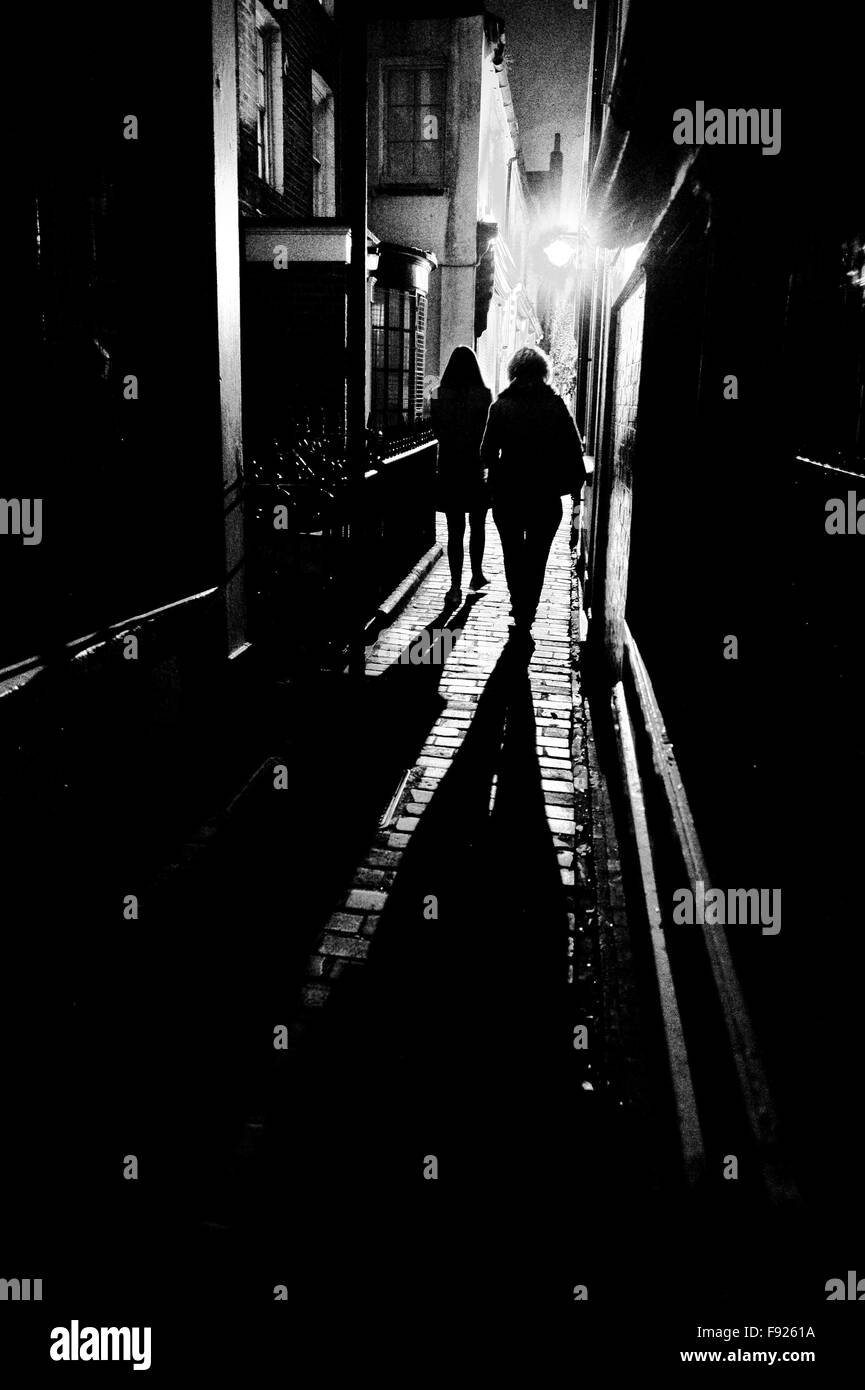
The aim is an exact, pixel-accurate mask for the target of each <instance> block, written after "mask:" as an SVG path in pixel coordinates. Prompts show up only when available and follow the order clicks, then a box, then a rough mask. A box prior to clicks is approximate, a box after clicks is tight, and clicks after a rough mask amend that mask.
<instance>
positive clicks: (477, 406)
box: [431, 347, 492, 604]
mask: <svg viewBox="0 0 865 1390" xmlns="http://www.w3.org/2000/svg"><path fill="white" fill-rule="evenodd" d="M491 400H492V396H491V394H490V390H489V387H488V386H486V385H485V384H484V379H483V377H482V375H481V369H480V366H479V365H478V359H477V358H476V357H475V354H474V353H473V352H472V350H471V348H470V347H456V348H454V350H453V352H452V353H451V356H450V361H449V362H448V364H447V366H446V368H445V371H444V376H443V377H442V379H441V384H440V386H439V389H438V396H437V398H436V399H434V400H433V401H432V405H431V417H432V426H433V429H434V430H435V432H436V435H437V437H438V441H439V462H438V499H437V509H438V510H439V511H441V512H444V514H445V516H446V517H447V523H448V564H449V565H450V572H451V587H450V592H449V593H448V595H447V598H446V602H447V603H450V604H457V603H460V602H461V601H462V576H463V558H464V549H463V539H464V536H465V529H466V516H468V518H469V527H470V532H469V558H470V560H471V569H472V578H471V587H472V589H474V590H478V589H482V588H483V587H484V586H485V585H486V584H488V583H489V580H488V579H487V578H486V577H485V575H484V572H483V560H484V542H485V539H486V536H485V532H486V522H487V507H488V503H487V498H486V487H485V483H484V470H483V465H482V464H481V457H480V450H481V440H482V439H483V435H484V428H485V426H486V422H487V414H488V412H489V408H490V402H491Z"/></svg>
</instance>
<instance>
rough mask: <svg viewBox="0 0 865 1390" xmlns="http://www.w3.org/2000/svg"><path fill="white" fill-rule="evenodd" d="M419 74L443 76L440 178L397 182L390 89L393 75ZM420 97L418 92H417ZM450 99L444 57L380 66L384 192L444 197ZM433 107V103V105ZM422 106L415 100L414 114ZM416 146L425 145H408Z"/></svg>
mask: <svg viewBox="0 0 865 1390" xmlns="http://www.w3.org/2000/svg"><path fill="white" fill-rule="evenodd" d="M406 71H409V72H412V73H414V74H419V73H424V72H428V73H433V72H434V73H438V74H440V76H441V84H442V88H441V102H440V104H439V112H440V114H439V134H438V141H437V143H438V145H439V169H438V174H437V177H435V178H429V177H426V176H423V175H421V176H418V175H415V174H412V175H410V176H409V177H408V178H395V177H393V176H392V175H391V173H390V167H389V154H388V147H389V145H391V144H392V143H394V142H392V141H390V140H389V139H388V115H389V109H390V104H389V100H388V97H389V88H390V78H391V74H392V73H394V72H406ZM415 97H416V89H415ZM447 98H448V65H447V62H446V61H445V59H444V58H443V57H440V56H439V55H438V54H425V53H420V54H417V55H414V56H412V57H406V58H385V59H382V61H381V62H380V64H379V82H378V99H379V119H378V147H379V148H378V153H379V158H378V183H379V186H380V187H381V188H382V189H385V190H387V191H388V192H401V191H404V192H409V193H416V192H435V193H443V192H445V191H446V188H447V177H446V160H445V141H446V138H447ZM430 104H432V103H430ZM419 106H420V103H418V102H417V100H416V99H415V100H413V101H412V104H411V110H412V111H413V112H416V111H417V110H418V109H419ZM404 143H406V144H411V145H412V146H416V145H419V144H421V143H423V142H422V141H420V140H417V139H413V140H411V141H406V142H404Z"/></svg>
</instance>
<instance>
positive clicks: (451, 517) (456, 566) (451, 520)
mask: <svg viewBox="0 0 865 1390" xmlns="http://www.w3.org/2000/svg"><path fill="white" fill-rule="evenodd" d="M446 516H447V523H448V564H449V566H450V571H451V593H454V594H456V593H461V592H462V584H463V558H464V555H465V550H464V546H463V537H464V535H465V530H466V514H465V512H462V511H460V512H456V511H449V512H447V513H446Z"/></svg>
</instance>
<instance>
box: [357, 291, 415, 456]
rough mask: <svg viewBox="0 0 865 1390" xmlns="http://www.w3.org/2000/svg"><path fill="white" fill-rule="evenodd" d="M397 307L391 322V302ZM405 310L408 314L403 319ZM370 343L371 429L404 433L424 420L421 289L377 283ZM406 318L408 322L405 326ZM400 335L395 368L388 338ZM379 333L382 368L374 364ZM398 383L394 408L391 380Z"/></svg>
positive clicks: (385, 432)
mask: <svg viewBox="0 0 865 1390" xmlns="http://www.w3.org/2000/svg"><path fill="white" fill-rule="evenodd" d="M393 299H396V301H397V302H398V304H399V313H398V322H397V324H395V325H392V324H391V323H390V310H391V303H392V300H393ZM379 305H380V306H381V314H382V322H381V324H377V323H376V322H375V309H376V307H378V306H379ZM406 309H408V315H407V316H406ZM372 311H373V312H372V314H371V323H370V327H371V342H370V378H371V387H372V392H371V401H370V408H371V414H372V424H373V428H374V429H376V430H381V431H382V433H383V434H385V435H399V434H404V433H407V432H409V431H411V430H413V429H416V428H417V426H418V425H419V424H420V422H421V421H422V419H423V373H424V369H425V365H426V337H427V318H428V304H427V295H426V294H425V293H424V291H423V290H419V289H408V288H404V287H403V288H400V287H397V286H394V285H385V284H382V283H381V282H380V281H377V282H376V285H375V288H374V290H373V299H372ZM406 317H408V323H406ZM392 332H397V333H398V334H399V342H400V356H399V363H398V365H397V366H395V365H394V363H393V362H392V360H391V353H390V335H391V333H392ZM378 334H381V340H382V355H381V356H382V360H381V366H378V365H377V362H376V339H377V335H378ZM392 377H395V378H396V379H397V381H398V383H399V386H398V395H399V400H398V403H397V405H396V406H393V407H392V406H391V405H390V401H389V386H390V380H391V378H392Z"/></svg>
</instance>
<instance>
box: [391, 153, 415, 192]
mask: <svg viewBox="0 0 865 1390" xmlns="http://www.w3.org/2000/svg"><path fill="white" fill-rule="evenodd" d="M412 148H413V147H412V146H411V145H388V160H387V172H388V178H391V179H393V180H394V181H395V182H396V183H400V182H402V181H403V180H404V179H410V178H411V176H412V170H413V161H412Z"/></svg>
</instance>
